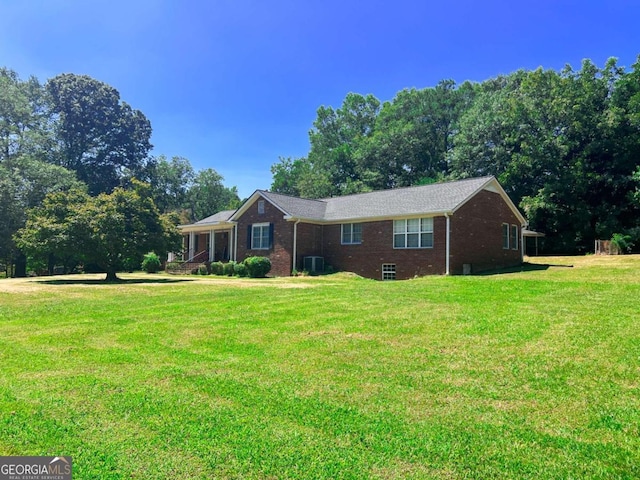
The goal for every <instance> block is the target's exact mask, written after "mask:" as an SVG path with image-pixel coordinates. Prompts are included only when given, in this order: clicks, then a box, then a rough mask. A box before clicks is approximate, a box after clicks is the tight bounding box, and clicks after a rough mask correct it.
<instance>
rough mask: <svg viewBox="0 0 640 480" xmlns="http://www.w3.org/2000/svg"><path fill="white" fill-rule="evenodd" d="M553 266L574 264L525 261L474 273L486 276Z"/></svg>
mask: <svg viewBox="0 0 640 480" xmlns="http://www.w3.org/2000/svg"><path fill="white" fill-rule="evenodd" d="M551 267H560V268H573V265H556V264H551V263H529V262H523V263H522V264H521V265H517V266H515V267H506V268H499V269H495V270H485V271H483V272H478V273H474V274H473V275H476V276H486V275H502V274H504V273H521V272H536V271H542V270H548V269H549V268H551Z"/></svg>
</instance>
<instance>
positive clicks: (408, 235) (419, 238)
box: [393, 217, 433, 248]
mask: <svg viewBox="0 0 640 480" xmlns="http://www.w3.org/2000/svg"><path fill="white" fill-rule="evenodd" d="M393 248H433V218H431V217H430V218H409V219H406V220H394V221H393Z"/></svg>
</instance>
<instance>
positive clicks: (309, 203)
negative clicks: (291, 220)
mask: <svg viewBox="0 0 640 480" xmlns="http://www.w3.org/2000/svg"><path fill="white" fill-rule="evenodd" d="M258 191H259V192H260V194H261V195H262V196H263V197H264V198H266V199H267V200H269V201H270V202H271V203H273V204H274V205H276V206H277V207H279V208H280V209H281V210H283V211H284V212H285V213H286V214H287V215H291V216H292V217H296V218H308V219H317V220H322V219H323V218H324V214H325V210H326V208H327V202H326V201H325V200H312V199H309V198H298V197H290V196H289V195H282V194H280V193H273V192H267V191H266V190H258Z"/></svg>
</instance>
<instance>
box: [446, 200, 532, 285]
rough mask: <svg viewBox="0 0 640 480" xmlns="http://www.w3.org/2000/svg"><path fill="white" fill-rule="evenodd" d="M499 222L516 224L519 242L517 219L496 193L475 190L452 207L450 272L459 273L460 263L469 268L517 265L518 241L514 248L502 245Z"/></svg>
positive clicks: (480, 268)
mask: <svg viewBox="0 0 640 480" xmlns="http://www.w3.org/2000/svg"><path fill="white" fill-rule="evenodd" d="M503 223H508V224H509V227H510V228H511V225H516V226H517V227H518V243H519V242H520V233H521V232H520V228H521V225H520V221H519V220H518V218H517V217H516V216H515V215H514V213H513V212H512V211H511V209H510V208H509V206H508V205H507V204H506V203H505V202H504V200H503V199H502V197H501V196H500V194H498V193H493V192H489V191H486V190H484V191H482V192H479V193H478V194H477V195H475V196H474V197H473V198H471V199H470V200H469V201H468V202H467V203H466V204H464V205H463V206H462V207H461V208H460V209H459V210H458V211H456V213H455V214H454V215H453V216H452V217H451V252H450V253H451V260H450V262H451V263H450V269H451V273H452V274H462V273H463V265H464V264H470V265H471V271H472V272H481V271H483V270H490V269H497V268H504V267H510V266H515V265H520V263H521V262H522V257H521V255H520V245H519V244H518V249H517V250H514V249H512V248H509V249H508V250H505V249H503V248H502V224H503ZM510 247H511V246H510Z"/></svg>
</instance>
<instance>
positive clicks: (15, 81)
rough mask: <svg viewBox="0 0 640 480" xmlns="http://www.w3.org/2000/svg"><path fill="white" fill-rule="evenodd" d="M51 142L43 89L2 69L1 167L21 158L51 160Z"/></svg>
mask: <svg viewBox="0 0 640 480" xmlns="http://www.w3.org/2000/svg"><path fill="white" fill-rule="evenodd" d="M52 139H53V135H52V132H51V115H50V113H49V111H48V108H47V103H46V96H45V91H44V87H43V86H42V85H40V83H39V82H38V80H37V79H36V78H35V77H30V78H29V79H28V80H26V81H23V80H21V79H20V78H19V76H18V74H17V73H16V72H14V71H13V70H9V69H7V68H4V67H3V68H0V163H3V162H6V161H8V160H11V159H13V158H17V157H21V156H28V157H31V158H38V159H40V160H50V152H51V150H52V146H53V140H52Z"/></svg>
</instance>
